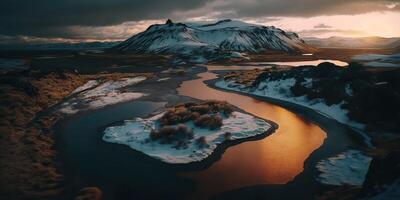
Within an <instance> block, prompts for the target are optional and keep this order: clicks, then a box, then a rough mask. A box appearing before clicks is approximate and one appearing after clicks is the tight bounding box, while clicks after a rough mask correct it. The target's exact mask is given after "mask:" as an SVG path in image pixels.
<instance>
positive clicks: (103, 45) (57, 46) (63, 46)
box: [0, 41, 121, 50]
mask: <svg viewBox="0 0 400 200" xmlns="http://www.w3.org/2000/svg"><path fill="white" fill-rule="evenodd" d="M120 42H121V41H116V42H81V43H46V44H3V45H0V50H95V49H96V50H98V49H108V48H111V47H113V46H115V45H117V44H119V43H120Z"/></svg>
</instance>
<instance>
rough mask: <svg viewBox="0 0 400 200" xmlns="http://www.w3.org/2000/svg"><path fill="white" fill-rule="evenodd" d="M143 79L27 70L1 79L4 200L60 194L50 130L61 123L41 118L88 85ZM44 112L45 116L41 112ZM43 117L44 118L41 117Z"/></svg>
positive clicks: (0, 178) (61, 183)
mask: <svg viewBox="0 0 400 200" xmlns="http://www.w3.org/2000/svg"><path fill="white" fill-rule="evenodd" d="M139 75H142V76H147V77H149V76H150V74H135V73H126V74H120V73H101V74H92V75H80V74H77V73H76V72H73V71H64V72H62V71H60V72H51V73H43V72H41V71H35V70H28V71H25V72H23V73H21V74H6V75H3V76H2V85H1V88H0V89H1V91H2V95H1V102H2V103H1V108H0V109H1V111H2V112H1V115H2V116H1V123H0V124H1V126H0V129H1V132H2V133H3V134H2V135H1V138H0V147H1V151H0V152H1V160H2V162H1V164H0V168H1V170H0V171H1V174H0V181H1V183H0V185H1V194H2V196H3V195H4V196H5V197H6V198H8V199H21V198H23V197H29V198H34V199H35V198H37V199H41V198H50V197H54V196H57V195H59V194H60V193H62V191H63V187H64V184H65V178H64V176H63V175H62V174H60V172H59V170H58V165H59V161H58V160H57V159H56V155H57V152H56V151H55V149H54V133H53V132H52V126H53V124H54V123H55V122H57V120H59V119H60V118H61V117H62V114H61V113H59V112H47V111H48V110H52V109H53V107H56V106H57V105H58V103H59V102H62V101H63V100H64V99H65V98H68V96H69V95H70V94H71V93H72V92H73V91H74V90H75V89H76V88H78V87H79V86H81V85H84V83H86V82H87V81H89V80H92V79H101V80H118V79H120V78H124V77H135V76H139ZM46 110H47V111H46ZM44 113H47V114H44Z"/></svg>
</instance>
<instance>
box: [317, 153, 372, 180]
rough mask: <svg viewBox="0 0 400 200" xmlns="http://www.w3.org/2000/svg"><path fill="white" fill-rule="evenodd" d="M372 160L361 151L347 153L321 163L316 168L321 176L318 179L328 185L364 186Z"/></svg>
mask: <svg viewBox="0 0 400 200" xmlns="http://www.w3.org/2000/svg"><path fill="white" fill-rule="evenodd" d="M371 160H372V158H371V157H368V156H365V155H364V154H362V153H361V152H360V151H357V150H348V151H345V152H343V153H340V154H338V155H336V156H333V157H330V158H327V159H325V160H321V161H319V162H318V164H317V166H316V167H317V169H318V171H320V172H321V174H320V175H319V177H318V178H317V179H318V181H320V182H321V183H323V184H328V185H344V184H348V185H362V184H363V182H364V179H365V175H366V174H367V172H368V168H369V164H370V162H371Z"/></svg>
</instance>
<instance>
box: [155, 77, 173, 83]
mask: <svg viewBox="0 0 400 200" xmlns="http://www.w3.org/2000/svg"><path fill="white" fill-rule="evenodd" d="M169 79H171V78H170V77H165V78H159V79H158V80H157V81H158V82H161V81H167V80H169Z"/></svg>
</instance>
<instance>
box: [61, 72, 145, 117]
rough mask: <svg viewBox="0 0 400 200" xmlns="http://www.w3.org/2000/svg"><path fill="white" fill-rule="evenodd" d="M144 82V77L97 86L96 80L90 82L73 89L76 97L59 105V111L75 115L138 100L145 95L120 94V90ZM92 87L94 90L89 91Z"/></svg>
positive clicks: (137, 93) (135, 93)
mask: <svg viewBox="0 0 400 200" xmlns="http://www.w3.org/2000/svg"><path fill="white" fill-rule="evenodd" d="M144 80H146V77H143V76H138V77H134V78H122V79H120V80H117V81H107V82H104V83H102V84H99V83H98V82H97V81H96V80H91V81H89V82H87V83H86V84H84V85H83V86H81V87H78V88H77V89H75V91H74V92H73V93H74V94H77V96H76V97H73V98H71V99H69V100H67V101H66V102H64V103H63V104H61V108H60V111H61V112H62V113H64V114H75V113H77V112H79V111H81V110H89V109H90V110H91V109H97V108H101V107H104V106H107V105H112V104H117V103H122V102H126V101H131V100H134V99H138V98H140V97H143V96H145V95H147V94H144V93H139V92H121V91H120V89H122V88H124V87H126V86H129V85H134V84H137V83H139V82H141V81H144ZM96 85H97V86H96ZM95 86H96V87H95ZM92 87H94V88H93V89H90V88H92Z"/></svg>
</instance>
